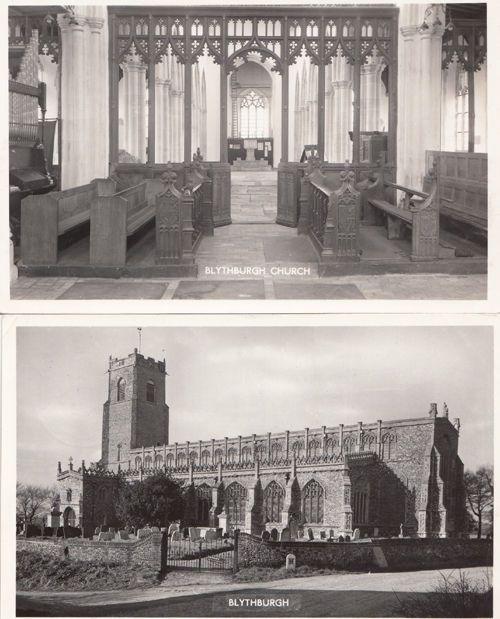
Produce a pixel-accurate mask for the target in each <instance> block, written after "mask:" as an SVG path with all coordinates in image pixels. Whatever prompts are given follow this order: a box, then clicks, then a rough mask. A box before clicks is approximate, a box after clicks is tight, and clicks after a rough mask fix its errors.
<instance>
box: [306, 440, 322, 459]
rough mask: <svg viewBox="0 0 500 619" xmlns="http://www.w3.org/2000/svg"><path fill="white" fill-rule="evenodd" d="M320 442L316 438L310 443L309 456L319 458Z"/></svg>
mask: <svg viewBox="0 0 500 619" xmlns="http://www.w3.org/2000/svg"><path fill="white" fill-rule="evenodd" d="M320 447H321V446H320V444H319V442H318V441H316V440H312V441H311V442H310V443H309V456H310V457H311V458H317V457H318V456H319V450H320Z"/></svg>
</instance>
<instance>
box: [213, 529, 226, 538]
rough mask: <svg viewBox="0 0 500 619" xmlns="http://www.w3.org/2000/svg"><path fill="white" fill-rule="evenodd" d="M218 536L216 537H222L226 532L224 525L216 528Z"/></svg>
mask: <svg viewBox="0 0 500 619" xmlns="http://www.w3.org/2000/svg"><path fill="white" fill-rule="evenodd" d="M215 533H216V537H215V539H222V534H223V533H224V529H223V528H222V527H218V528H217V529H215Z"/></svg>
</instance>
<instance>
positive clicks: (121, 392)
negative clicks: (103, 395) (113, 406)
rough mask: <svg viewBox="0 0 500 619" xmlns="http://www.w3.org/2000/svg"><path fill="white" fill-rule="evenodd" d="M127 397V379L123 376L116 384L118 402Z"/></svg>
mask: <svg viewBox="0 0 500 619" xmlns="http://www.w3.org/2000/svg"><path fill="white" fill-rule="evenodd" d="M124 399H125V381H124V380H123V378H120V379H118V383H117V385H116V400H117V402H121V401H122V400H124Z"/></svg>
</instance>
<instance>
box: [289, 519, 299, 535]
mask: <svg viewBox="0 0 500 619" xmlns="http://www.w3.org/2000/svg"><path fill="white" fill-rule="evenodd" d="M288 527H289V529H290V539H297V537H298V532H299V531H298V526H297V521H296V520H295V518H290V522H289V524H288Z"/></svg>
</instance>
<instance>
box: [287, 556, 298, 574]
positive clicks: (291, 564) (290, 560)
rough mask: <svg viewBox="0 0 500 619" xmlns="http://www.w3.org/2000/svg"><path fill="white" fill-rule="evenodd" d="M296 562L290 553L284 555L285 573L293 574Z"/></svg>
mask: <svg viewBox="0 0 500 619" xmlns="http://www.w3.org/2000/svg"><path fill="white" fill-rule="evenodd" d="M296 562H297V561H296V558H295V555H293V554H291V553H290V554H288V555H286V563H285V566H286V571H287V572H294V571H295V567H296Z"/></svg>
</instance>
